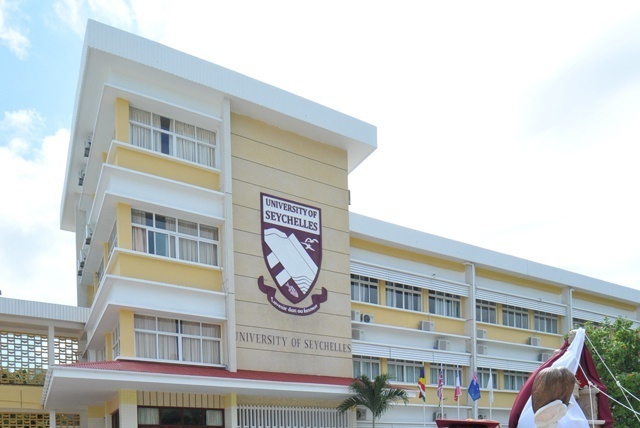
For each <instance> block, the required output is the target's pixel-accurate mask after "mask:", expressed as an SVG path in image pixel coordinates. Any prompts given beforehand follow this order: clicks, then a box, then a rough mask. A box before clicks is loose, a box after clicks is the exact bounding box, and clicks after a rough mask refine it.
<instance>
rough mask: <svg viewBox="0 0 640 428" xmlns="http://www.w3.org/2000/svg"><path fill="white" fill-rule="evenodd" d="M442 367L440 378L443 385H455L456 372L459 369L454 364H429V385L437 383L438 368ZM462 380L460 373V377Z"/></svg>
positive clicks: (438, 376) (438, 377)
mask: <svg viewBox="0 0 640 428" xmlns="http://www.w3.org/2000/svg"><path fill="white" fill-rule="evenodd" d="M441 369H442V380H443V381H444V385H449V386H456V372H457V371H459V370H460V369H459V368H458V367H456V366H450V365H446V364H445V365H443V366H434V365H432V366H431V369H430V370H429V382H430V383H431V385H437V384H438V379H440V370H441ZM460 382H462V375H461V377H460Z"/></svg>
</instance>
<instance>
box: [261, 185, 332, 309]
mask: <svg viewBox="0 0 640 428" xmlns="http://www.w3.org/2000/svg"><path fill="white" fill-rule="evenodd" d="M260 199H261V201H260V206H261V214H262V220H261V229H262V254H263V256H264V261H265V263H266V265H267V268H268V270H269V274H270V275H271V278H273V281H274V282H275V283H276V285H277V287H278V290H279V291H280V292H281V293H282V295H283V296H284V297H286V298H287V300H289V301H290V302H291V303H294V304H296V303H299V302H301V301H302V300H304V299H305V298H306V297H307V296H308V295H309V293H310V292H311V290H312V289H313V286H314V285H315V283H316V281H317V279H318V274H319V273H320V265H321V264H322V222H321V212H320V209H319V208H315V207H312V206H309V205H305V204H301V203H298V202H293V201H290V200H287V199H282V198H278V197H276V196H271V195H267V194H265V193H261V194H260ZM273 303H274V302H272V304H273ZM278 309H280V310H283V308H280V307H279V308H278ZM288 312H292V311H290V310H289V311H288Z"/></svg>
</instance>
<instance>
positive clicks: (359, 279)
mask: <svg viewBox="0 0 640 428" xmlns="http://www.w3.org/2000/svg"><path fill="white" fill-rule="evenodd" d="M379 290H380V287H379V281H378V279H376V278H371V277H368V276H363V275H356V274H353V273H352V274H351V300H352V301H354V302H364V303H371V304H374V305H377V304H379V301H380V299H379V296H378V293H379ZM373 300H375V301H373Z"/></svg>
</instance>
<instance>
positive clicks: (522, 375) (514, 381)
mask: <svg viewBox="0 0 640 428" xmlns="http://www.w3.org/2000/svg"><path fill="white" fill-rule="evenodd" d="M528 378H529V373H526V372H515V371H505V372H504V389H506V390H509V391H520V389H521V388H522V385H524V383H525V382H526V381H527V379H528Z"/></svg>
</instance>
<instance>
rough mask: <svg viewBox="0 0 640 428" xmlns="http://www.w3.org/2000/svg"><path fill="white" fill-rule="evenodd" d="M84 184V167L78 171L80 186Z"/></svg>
mask: <svg viewBox="0 0 640 428" xmlns="http://www.w3.org/2000/svg"><path fill="white" fill-rule="evenodd" d="M83 184H84V169H81V170H80V172H78V186H82V185H83Z"/></svg>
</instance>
